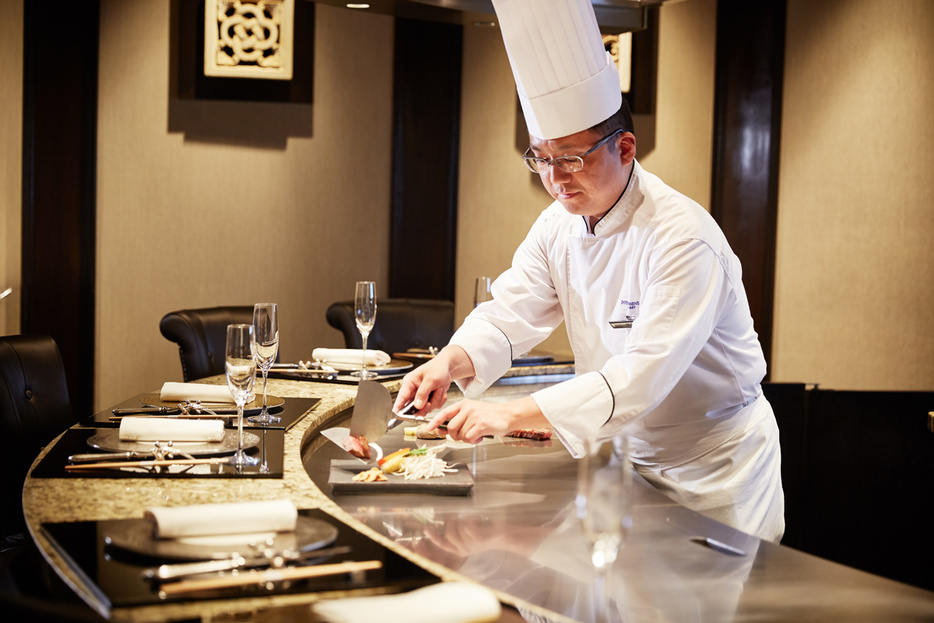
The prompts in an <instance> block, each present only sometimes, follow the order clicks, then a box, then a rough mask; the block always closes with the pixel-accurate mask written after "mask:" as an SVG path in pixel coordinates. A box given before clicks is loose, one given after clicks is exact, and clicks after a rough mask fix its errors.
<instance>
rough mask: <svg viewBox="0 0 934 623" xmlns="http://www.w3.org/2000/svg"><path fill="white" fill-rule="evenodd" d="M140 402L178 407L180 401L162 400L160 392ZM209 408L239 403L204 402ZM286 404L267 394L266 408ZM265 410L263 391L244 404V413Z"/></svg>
mask: <svg viewBox="0 0 934 623" xmlns="http://www.w3.org/2000/svg"><path fill="white" fill-rule="evenodd" d="M139 400H140V402H142V403H143V406H145V407H177V406H178V401H177V400H175V401H171V400H162V398H161V397H160V396H159V394H144V395H142V396H140V399H139ZM203 404H204V405H205V406H206V407H207V408H208V409H213V408H218V409H236V408H237V405H235V404H234V403H232V402H231V403H229V404H219V403H213V402H204V403H203ZM284 404H285V400H284V399H282V398H279V397H278V396H272V395H269V394H267V395H266V408H268V409H269V410H270V411H272V412H273V413H275V412H276V411H275V410H279V408H280V407H281V406H282V405H284ZM262 410H263V393H262V391H261V392H260V393H259V394H257V395H256V398H254V399H253V400H252V401H251V402H248V403H246V404H245V405H244V406H243V415H258V414H259V412H260V411H262Z"/></svg>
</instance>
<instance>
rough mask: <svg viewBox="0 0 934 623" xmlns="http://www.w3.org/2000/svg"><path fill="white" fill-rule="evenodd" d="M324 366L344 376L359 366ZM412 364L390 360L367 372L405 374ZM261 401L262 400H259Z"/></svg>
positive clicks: (355, 364) (350, 364)
mask: <svg viewBox="0 0 934 623" xmlns="http://www.w3.org/2000/svg"><path fill="white" fill-rule="evenodd" d="M326 365H329V366H331V367H332V368H334V369H335V370H337V371H338V372H341V373H343V374H346V373H348V372H357V371H358V370H359V369H360V367H361V364H360V363H331V362H326ZM414 365H415V364H414V363H412V362H411V361H402V360H401V359H390V360H389V363H387V364H383V365H381V366H367V367H366V369H367V372H375V373H377V374H397V373H399V372H405V371H406V370H410V369H411V368H412V367H414ZM260 400H262V398H260Z"/></svg>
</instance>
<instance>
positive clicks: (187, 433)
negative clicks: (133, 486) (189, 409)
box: [120, 416, 224, 442]
mask: <svg viewBox="0 0 934 623" xmlns="http://www.w3.org/2000/svg"><path fill="white" fill-rule="evenodd" d="M120 441H210V442H218V441H224V422H223V421H222V420H176V419H167V418H151V417H145V416H143V417H125V418H123V419H122V420H120Z"/></svg>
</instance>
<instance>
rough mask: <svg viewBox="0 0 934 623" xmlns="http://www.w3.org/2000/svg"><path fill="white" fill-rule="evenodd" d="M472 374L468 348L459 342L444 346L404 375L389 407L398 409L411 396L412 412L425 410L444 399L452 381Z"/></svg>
mask: <svg viewBox="0 0 934 623" xmlns="http://www.w3.org/2000/svg"><path fill="white" fill-rule="evenodd" d="M473 375H474V368H473V362H472V361H471V360H470V357H468V356H467V351H465V350H464V349H463V348H461V347H460V346H450V345H449V346H445V347H444V348H442V349H441V352H439V353H438V354H437V355H435V357H434V358H433V359H432V360H431V361H429V362H427V363H423V364H422V365H420V366H419V367H417V368H415V369H414V370H412V371H411V372H409V373H408V374H406V375H405V378H403V379H402V387H401V388H400V389H399V393H398V394H397V395H396V402H395V404H393V407H392V410H393V411H397V412H398V411H399V410H400V409H402V408H403V407H404V406H406V405H407V404H408V403H409V402H411V401H412V400H413V399H414V401H415V410H416V411H415V412H416V413H418V414H424V413H428V412H429V411H431V410H432V409H437V408H439V407H441V406H443V405H444V403H446V402H447V400H448V388H449V387H451V383H453V382H454V381H456V380H458V379H463V378H467V377H471V376H473Z"/></svg>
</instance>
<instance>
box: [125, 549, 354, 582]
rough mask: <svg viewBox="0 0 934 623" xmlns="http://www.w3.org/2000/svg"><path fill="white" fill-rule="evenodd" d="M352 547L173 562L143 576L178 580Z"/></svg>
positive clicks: (309, 557)
mask: <svg viewBox="0 0 934 623" xmlns="http://www.w3.org/2000/svg"><path fill="white" fill-rule="evenodd" d="M352 549H353V548H351V547H350V546H349V545H341V546H338V547H328V548H325V549H317V550H310V551H307V552H301V553H291V554H285V553H279V554H277V555H276V556H272V557H268V556H254V557H250V558H245V557H243V556H234V557H232V558H224V559H221V560H205V561H201V562H181V563H173V564H166V565H159V566H158V567H150V568H148V569H144V570H143V577H144V578H145V579H147V580H178V579H181V578H187V577H191V576H194V575H202V574H205V573H214V572H218V571H230V570H232V569H250V568H256V567H271V566H274V564H275V562H276V558H280V559H281V560H282V561H284V562H303V561H309V560H315V559H317V558H324V557H326V556H336V555H338V554H346V553H348V552H350V551H351V550H352Z"/></svg>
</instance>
